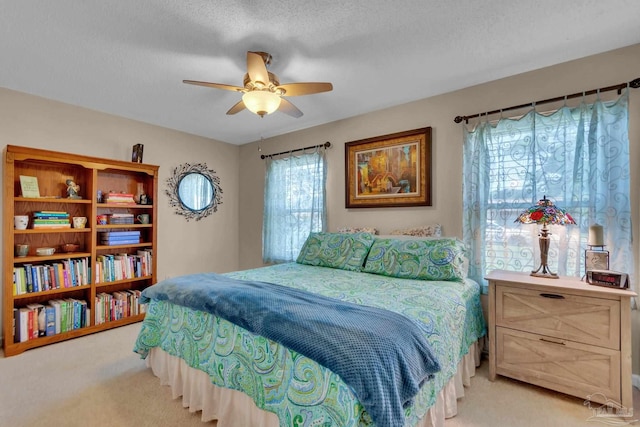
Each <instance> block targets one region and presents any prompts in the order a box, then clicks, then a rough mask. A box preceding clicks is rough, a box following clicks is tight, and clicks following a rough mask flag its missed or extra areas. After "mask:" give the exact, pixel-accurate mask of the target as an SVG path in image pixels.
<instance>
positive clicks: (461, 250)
mask: <svg viewBox="0 0 640 427" xmlns="http://www.w3.org/2000/svg"><path fill="white" fill-rule="evenodd" d="M362 271H364V272H365V273H373V274H381V275H383V276H391V277H398V278H402V279H420V280H451V281H461V280H463V279H464V278H466V276H467V262H466V257H465V247H464V244H463V243H462V242H460V241H459V240H457V239H450V238H438V239H419V240H397V239H384V238H382V239H381V238H376V239H375V241H374V243H373V246H372V247H371V250H370V251H369V255H368V256H367V262H366V263H365V265H364V269H363V270H362Z"/></svg>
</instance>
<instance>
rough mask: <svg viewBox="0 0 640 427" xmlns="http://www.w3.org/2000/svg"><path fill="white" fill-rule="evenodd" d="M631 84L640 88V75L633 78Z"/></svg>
mask: <svg viewBox="0 0 640 427" xmlns="http://www.w3.org/2000/svg"><path fill="white" fill-rule="evenodd" d="M629 86H630V87H632V88H634V89H638V88H640V77H639V78H637V79H633V80H631V81H630V82H629Z"/></svg>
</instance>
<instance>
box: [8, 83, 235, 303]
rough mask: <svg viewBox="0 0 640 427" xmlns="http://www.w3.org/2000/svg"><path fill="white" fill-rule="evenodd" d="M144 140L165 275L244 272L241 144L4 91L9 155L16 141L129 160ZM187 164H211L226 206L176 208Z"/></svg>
mask: <svg viewBox="0 0 640 427" xmlns="http://www.w3.org/2000/svg"><path fill="white" fill-rule="evenodd" d="M137 143H141V144H144V162H145V163H149V164H155V165H159V166H160V170H159V189H158V218H159V232H158V256H157V259H158V276H159V278H160V279H164V278H166V277H169V276H176V275H179V274H185V273H194V272H202V271H216V272H220V273H221V272H227V271H232V270H237V269H238V267H239V266H238V250H239V249H238V228H239V223H238V194H239V192H240V191H239V181H238V162H239V148H238V147H237V146H235V145H230V144H226V143H222V142H217V141H214V140H211V139H207V138H201V137H197V136H194V135H189V134H185V133H181V132H177V131H173V130H169V129H165V128H161V127H158V126H152V125H148V124H144V123H140V122H136V121H133V120H128V119H123V118H120V117H116V116H112V115H108V114H104V113H99V112H96V111H91V110H87V109H84V108H79V107H75V106H72V105H68V104H63V103H59V102H54V101H50V100H47V99H43V98H39V97H36V96H31V95H27V94H24V93H19V92H15V91H10V90H7V89H2V88H0V146H1V147H2V150H3V152H4V148H5V147H6V146H7V144H11V145H21V146H27V147H34V148H42V149H48V150H55V151H62V152H75V153H78V154H84V155H90V156H97V157H105V158H110V159H118V160H130V159H131V147H132V146H133V145H134V144H137ZM181 163H206V164H207V166H208V167H209V169H213V170H214V171H215V172H216V174H217V175H218V176H219V177H220V180H221V187H222V190H223V194H222V204H221V205H220V206H219V207H218V211H217V212H216V213H214V214H213V215H211V216H209V217H207V218H205V219H202V220H200V221H189V222H187V221H186V220H185V219H184V217H183V216H180V215H176V214H175V213H174V210H173V208H171V207H170V206H169V202H168V197H167V196H166V195H165V194H164V191H165V189H166V188H167V186H166V182H167V178H168V177H169V176H170V174H171V173H172V172H173V169H174V168H175V167H176V166H178V165H179V164H181ZM0 233H2V231H1V230H0ZM0 268H2V266H0ZM0 298H1V296H0Z"/></svg>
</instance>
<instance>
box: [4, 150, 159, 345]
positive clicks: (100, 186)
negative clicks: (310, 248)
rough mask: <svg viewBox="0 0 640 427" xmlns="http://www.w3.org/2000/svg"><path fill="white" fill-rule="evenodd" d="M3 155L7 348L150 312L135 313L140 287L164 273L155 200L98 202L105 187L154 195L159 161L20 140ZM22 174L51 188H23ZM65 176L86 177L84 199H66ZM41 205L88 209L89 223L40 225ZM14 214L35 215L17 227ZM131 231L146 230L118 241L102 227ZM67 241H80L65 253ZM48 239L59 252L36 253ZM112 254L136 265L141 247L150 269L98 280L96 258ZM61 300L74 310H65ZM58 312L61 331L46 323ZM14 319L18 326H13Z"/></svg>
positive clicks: (81, 212)
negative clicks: (132, 220)
mask: <svg viewBox="0 0 640 427" xmlns="http://www.w3.org/2000/svg"><path fill="white" fill-rule="evenodd" d="M4 157H5V164H4V180H3V182H4V195H3V203H4V206H3V210H4V217H3V234H4V242H3V291H2V292H3V300H2V306H3V310H2V311H3V317H2V333H3V342H4V354H5V356H11V355H15V354H19V353H21V352H23V351H25V350H29V349H31V348H36V347H40V346H43V345H48V344H52V343H57V342H61V341H65V340H68V339H72V338H76V337H79V336H83V335H87V334H91V333H95V332H101V331H104V330H107V329H111V328H114V327H118V326H123V325H128V324H131V323H134V322H139V321H140V320H142V319H143V318H144V313H142V314H137V313H140V312H141V310H143V309H141V308H140V306H139V304H138V302H137V301H138V300H137V298H138V296H139V294H140V291H142V290H144V289H145V288H147V287H149V286H151V285H153V284H155V283H156V281H157V270H156V259H155V258H156V254H157V248H156V245H157V233H158V227H157V224H156V222H157V218H158V215H157V208H156V206H155V205H134V204H122V203H98V200H97V197H98V192H99V191H101V192H102V193H103V194H106V193H108V192H112V191H113V192H118V193H123V194H127V193H130V194H136V191H137V190H138V189H139V188H140V187H143V188H144V192H145V194H147V195H148V197H149V199H150V200H154V201H155V200H156V198H157V189H158V166H154V165H146V164H142V163H132V162H126V161H120V160H109V159H101V158H97V157H90V156H82V155H77V154H70V153H61V152H55V151H49V150H40V149H34V148H28V147H19V146H14V145H7V147H6V149H5V156H4ZM21 175H22V176H26V177H31V178H30V180H32V181H33V182H37V184H38V187H39V193H40V194H41V195H44V196H43V197H39V198H35V197H22V187H21V180H20V176H21ZM33 178H35V180H33ZM67 179H72V180H73V181H74V182H75V183H76V184H78V185H79V187H80V192H79V194H80V196H81V197H82V198H81V199H70V198H67V186H66V180H67ZM25 194H26V193H25ZM43 211H45V212H55V213H59V212H64V213H65V214H66V215H64V216H63V218H67V217H68V220H69V221H70V222H71V220H72V218H74V217H86V218H87V221H86V223H87V224H86V228H36V229H34V228H33V220H34V218H35V217H37V218H38V219H39V220H41V219H42V218H43V215H42V213H43ZM36 212H38V214H37V215H35V216H34V213H36ZM143 213H144V214H148V216H149V224H108V225H97V224H96V218H97V217H98V216H99V215H107V216H110V215H113V218H112V219H113V220H114V222H115V219H116V217H117V215H116V214H127V215H128V216H130V215H131V214H133V216H134V217H135V216H136V215H139V214H143ZM14 215H27V216H28V217H29V224H28V227H27V229H24V230H17V229H14ZM57 215H58V216H56V215H50V216H48V217H47V216H45V219H46V218H48V221H38V223H39V224H47V223H54V224H57V223H58V222H59V220H60V216H62V215H60V214H57ZM121 216H122V215H120V217H121ZM145 217H146V215H145ZM109 218H111V217H109ZM127 230H130V231H132V232H133V231H136V235H137V234H138V233H139V239H140V243H135V244H126V245H113V246H106V245H103V244H101V243H100V241H101V237H100V236H101V233H103V232H112V231H113V232H114V233H117V232H120V231H127ZM114 233H112V234H114ZM68 243H71V244H77V245H79V247H80V251H78V252H69V253H67V252H62V251H61V247H62V246H63V245H65V244H68ZM16 245H28V254H27V256H25V257H17V256H16V249H15V248H16ZM42 247H53V248H55V249H56V251H55V253H54V254H53V255H47V256H36V254H35V251H36V248H42ZM108 254H114V255H115V254H117V255H118V256H121V255H122V254H127V256H128V259H129V260H130V262H131V266H130V267H131V268H134V269H137V268H140V265H142V264H141V262H140V257H141V256H143V255H144V257H145V264H144V265H145V268H146V269H145V270H137V272H136V273H135V274H131V276H134V275H136V274H140V272H142V273H143V274H145V275H144V276H142V277H133V278H130V279H124V280H117V281H113V282H101V283H96V277H95V275H96V271H97V267H101V266H98V261H99V260H101V259H102V258H103V257H104V256H107V255H108ZM136 260H137V264H136V262H135V261H136ZM126 275H130V274H129V273H127V274H126ZM126 275H125V276H126ZM116 277H118V276H116ZM70 283H72V284H75V286H70V285H69V284H70ZM85 283H86V284H85ZM34 291H35V292H34ZM105 296H106V297H107V298H106V299H105ZM105 301H108V304H109V306H108V307H107V306H106V305H105ZM98 305H99V307H98ZM57 306H59V307H58V308H59V310H58V311H56V310H55V308H56V307H57ZM63 309H64V310H66V311H65V312H66V313H67V314H68V317H65V318H63V317H62V315H61V314H60V312H61V311H62V310H63ZM51 313H54V314H55V315H60V319H57V318H54V322H53V324H55V326H58V327H59V329H58V331H57V333H56V331H55V330H46V326H47V325H49V324H50V322H49V320H51V319H50V318H49V317H47V316H48V315H50V314H51ZM98 314H100V316H101V317H100V318H98ZM41 316H44V318H45V319H46V322H44V324H45V329H44V330H43V329H42V327H41V324H39V322H38V318H39V317H40V319H42V318H43V317H41ZM25 319H26V320H25ZM112 319H117V320H112ZM64 322H67V323H64ZM56 323H57V324H56ZM62 323H64V327H61V325H62ZM14 325H15V326H16V329H19V331H20V332H19V333H17V334H15V335H14ZM25 325H26V326H25ZM29 325H30V326H29ZM24 328H26V330H27V331H26V333H25V332H23V329H24ZM34 330H35V332H34Z"/></svg>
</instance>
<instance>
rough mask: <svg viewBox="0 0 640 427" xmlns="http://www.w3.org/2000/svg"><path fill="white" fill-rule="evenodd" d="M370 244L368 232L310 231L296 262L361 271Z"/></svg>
mask: <svg viewBox="0 0 640 427" xmlns="http://www.w3.org/2000/svg"><path fill="white" fill-rule="evenodd" d="M372 244H373V235H372V234H370V233H353V234H347V233H311V234H309V237H308V238H307V240H306V241H305V242H304V245H302V249H301V250H300V254H299V255H298V259H297V260H296V262H297V263H298V264H306V265H314V266H318V267H330V268H340V269H342V270H349V271H361V270H362V266H363V264H364V260H365V258H366V257H367V254H368V253H369V249H371V245H372Z"/></svg>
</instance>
